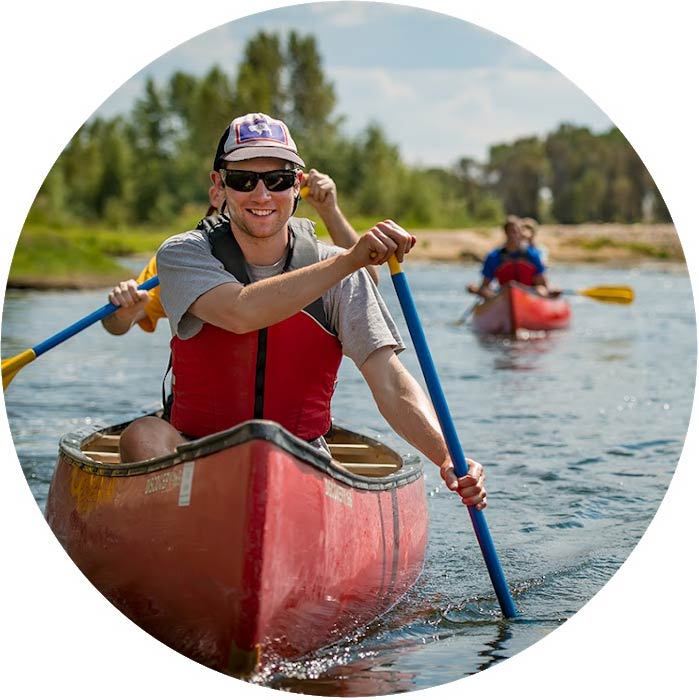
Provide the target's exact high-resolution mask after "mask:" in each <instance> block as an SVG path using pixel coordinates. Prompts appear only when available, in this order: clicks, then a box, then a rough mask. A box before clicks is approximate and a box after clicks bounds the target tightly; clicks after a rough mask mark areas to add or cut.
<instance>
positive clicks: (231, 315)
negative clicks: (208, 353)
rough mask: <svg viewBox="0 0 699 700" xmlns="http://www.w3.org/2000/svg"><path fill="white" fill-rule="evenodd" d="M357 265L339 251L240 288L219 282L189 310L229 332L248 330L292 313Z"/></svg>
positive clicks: (348, 256) (338, 280) (232, 284)
mask: <svg viewBox="0 0 699 700" xmlns="http://www.w3.org/2000/svg"><path fill="white" fill-rule="evenodd" d="M359 267H361V266H357V264H356V262H355V261H354V260H353V258H352V257H351V256H350V254H349V253H341V254H339V255H335V256H333V257H332V258H328V259H327V260H321V261H320V262H318V263H314V264H313V265H308V266H307V267H303V268H301V269H299V270H294V271H293V272H287V273H285V274H283V275H276V276H274V277H270V278H268V279H265V280H260V281H259V282H254V283H253V284H249V285H247V286H244V287H243V286H241V285H239V284H237V283H231V284H223V285H221V286H219V287H215V288H214V289H212V290H211V291H209V292H206V293H205V294H203V295H202V296H201V297H199V299H197V300H196V301H195V302H194V303H193V304H192V306H191V307H190V312H191V313H192V314H194V315H195V316H196V317H197V318H200V319H201V320H202V321H205V322H206V323H212V324H213V325H216V326H219V327H220V328H224V329H226V330H229V331H232V332H233V333H239V334H242V333H249V332H251V331H255V330H259V329H260V328H266V327H268V326H271V325H273V324H275V323H279V322H280V321H283V320H284V319H287V318H289V317H290V316H293V315H294V314H295V313H297V312H298V311H300V310H301V309H303V308H304V307H305V306H308V304H310V303H311V302H312V301H315V300H316V299H318V297H320V296H322V295H323V294H324V293H325V292H326V291H327V290H328V289H330V288H331V287H332V286H333V285H335V284H337V283H338V282H340V281H341V280H342V279H344V278H345V277H347V275H350V274H351V273H352V272H354V271H355V270H357V269H359Z"/></svg>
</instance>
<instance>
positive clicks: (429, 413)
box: [361, 348, 449, 466]
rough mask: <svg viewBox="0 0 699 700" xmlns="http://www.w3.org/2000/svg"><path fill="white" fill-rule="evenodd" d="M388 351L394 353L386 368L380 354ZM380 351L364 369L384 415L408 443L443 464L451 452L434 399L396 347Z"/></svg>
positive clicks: (385, 363)
mask: <svg viewBox="0 0 699 700" xmlns="http://www.w3.org/2000/svg"><path fill="white" fill-rule="evenodd" d="M387 352H390V356H389V355H386V356H385V358H386V359H384V360H383V362H384V367H383V368H382V367H381V364H382V358H381V357H380V356H378V355H376V353H387ZM376 353H375V356H373V357H370V358H369V360H367V362H365V363H364V365H362V368H361V372H362V374H363V375H364V377H365V379H366V380H367V383H368V384H369V386H370V388H371V391H372V394H373V395H374V400H375V401H376V405H377V407H378V409H379V411H380V412H381V415H382V416H383V417H384V418H385V419H386V421H388V423H389V425H390V426H391V427H392V428H393V430H395V431H396V432H397V433H398V434H399V435H400V436H401V437H402V438H403V439H404V440H405V441H406V442H408V443H410V444H411V445H412V446H413V447H415V448H416V449H418V450H419V451H420V452H421V453H422V454H423V455H425V457H427V458H428V459H430V460H431V461H432V462H434V463H435V464H436V465H437V466H442V464H444V461H445V460H447V459H448V458H449V451H448V449H447V446H446V443H445V442H444V438H443V436H442V431H441V428H440V425H439V421H438V419H437V416H436V415H435V412H434V409H433V407H432V403H431V401H430V400H429V398H428V397H427V395H426V394H425V392H424V391H423V390H422V387H421V386H420V385H419V384H418V382H417V381H416V380H415V379H414V378H413V376H412V375H411V374H410V373H409V372H408V371H407V370H406V369H405V368H404V367H403V365H402V363H401V362H400V360H399V359H398V358H397V357H396V356H395V354H394V353H393V350H392V349H389V348H382V349H380V350H377V351H376ZM372 363H373V365H372Z"/></svg>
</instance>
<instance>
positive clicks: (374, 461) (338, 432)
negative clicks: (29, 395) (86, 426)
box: [81, 426, 403, 477]
mask: <svg viewBox="0 0 699 700" xmlns="http://www.w3.org/2000/svg"><path fill="white" fill-rule="evenodd" d="M123 427H125V426H122V429H123ZM120 437H121V429H116V432H113V433H105V432H101V431H100V432H97V433H95V434H93V435H91V436H89V437H88V438H87V439H86V440H85V441H84V442H83V444H82V445H81V450H82V453H83V455H84V456H85V457H86V458H88V459H90V460H92V461H94V462H98V463H100V464H110V465H121V464H122V461H121V455H120V454H119V440H120ZM325 439H326V441H327V443H328V446H329V448H330V454H331V455H332V458H333V460H334V461H335V462H336V464H338V465H339V466H341V467H342V468H344V469H346V470H347V471H349V472H350V473H352V474H356V475H360V476H375V477H379V476H389V475H390V474H393V473H395V472H397V471H398V470H399V469H401V467H402V466H403V460H402V458H401V457H400V455H399V454H398V453H396V452H394V451H393V450H391V449H388V448H386V447H385V446H384V445H382V444H381V443H378V442H375V441H373V440H369V439H367V438H366V437H365V436H363V435H360V434H358V433H354V432H352V431H350V430H347V429H345V428H341V427H338V426H333V428H332V429H331V431H330V433H329V434H328V435H326V436H325Z"/></svg>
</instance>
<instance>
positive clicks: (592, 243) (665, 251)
mask: <svg viewBox="0 0 699 700" xmlns="http://www.w3.org/2000/svg"><path fill="white" fill-rule="evenodd" d="M414 233H415V235H416V236H417V239H418V242H417V245H416V247H415V248H414V249H413V251H412V252H411V253H410V260H422V261H433V262H446V263H457V264H478V263H480V261H482V260H483V258H484V257H485V256H486V255H487V253H488V252H489V251H490V250H492V249H493V248H495V247H496V246H499V245H502V242H503V234H502V230H501V229H500V228H499V227H493V228H489V229H475V228H474V229H458V230H431V229H430V230H417V231H414ZM537 240H538V243H539V244H540V245H542V246H545V247H546V249H547V251H548V265H551V266H555V265H556V264H576V265H577V264H597V265H606V266H610V267H654V268H658V267H668V268H675V269H676V268H677V267H684V266H685V259H684V254H683V252H682V246H681V244H680V240H679V237H678V236H677V233H676V231H675V227H674V226H673V225H672V224H633V225H622V224H581V225H577V226H560V225H550V226H541V227H540V229H539V233H538V236H537ZM142 257H143V256H142ZM117 281H118V280H117V279H116V278H114V277H113V276H104V275H99V274H94V273H93V272H90V271H85V272H84V273H81V272H80V271H79V270H75V271H74V272H73V273H72V274H71V275H70V277H60V278H59V277H51V276H47V275H40V276H33V275H30V276H26V277H12V276H11V277H10V280H9V282H8V285H7V286H8V289H94V288H99V287H109V286H111V285H113V284H114V283H115V282H117Z"/></svg>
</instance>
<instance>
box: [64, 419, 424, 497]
mask: <svg viewBox="0 0 699 700" xmlns="http://www.w3.org/2000/svg"><path fill="white" fill-rule="evenodd" d="M156 413H157V411H150V412H144V413H142V414H141V415H143V416H145V415H156ZM141 415H139V416H136V417H137V418H138V417H141ZM133 420H135V418H131V419H129V420H126V421H123V422H120V423H118V424H112V425H106V424H100V423H93V424H92V425H90V426H89V427H84V428H80V429H78V430H75V431H73V432H71V433H67V434H66V435H64V436H63V437H62V438H61V439H60V441H59V459H64V460H65V461H66V462H68V463H69V464H71V465H72V466H74V467H76V468H78V469H80V470H81V471H84V472H86V473H89V474H94V475H97V476H105V477H129V476H139V475H143V474H151V473H153V472H158V471H161V470H164V469H170V468H172V467H174V466H176V465H178V464H182V463H184V462H191V461H193V460H196V459H200V458H202V457H206V456H208V455H211V454H214V453H216V452H219V451H221V450H224V449H227V448H229V447H234V446H237V445H242V444H244V443H246V442H250V441H253V440H263V441H266V442H270V443H272V444H274V445H277V446H278V447H280V449H282V450H284V451H286V452H288V453H290V454H292V455H293V456H295V457H297V458H298V459H300V460H302V461H303V462H305V463H307V464H309V465H310V466H312V467H314V468H316V469H318V470H319V471H322V472H324V473H326V474H327V475H328V476H330V477H331V478H333V479H335V480H336V481H338V482H341V483H343V484H346V485H347V486H350V487H352V488H355V489H359V490H363V491H389V490H393V489H396V488H400V487H401V486H404V485H406V484H409V483H411V482H413V481H416V480H417V479H419V478H420V477H421V476H422V475H423V469H422V462H421V461H420V460H419V459H417V458H415V459H411V460H409V461H406V460H404V459H403V458H402V457H401V456H400V455H399V454H398V453H397V452H396V451H395V450H392V449H391V448H389V447H388V446H386V445H385V444H383V443H380V442H379V441H377V440H374V439H373V438H370V437H368V436H366V435H363V434H362V435H360V434H358V433H355V432H354V431H351V430H348V429H347V428H343V427H340V426H336V425H335V424H333V427H332V428H331V433H332V431H334V430H340V431H342V432H344V433H345V434H349V435H352V436H358V437H361V440H362V441H363V442H365V443H369V444H371V445H372V446H375V447H378V448H380V449H381V450H384V451H388V452H390V453H392V455H393V456H394V458H395V461H396V463H398V464H400V465H401V466H400V467H399V468H397V469H396V471H394V472H393V473H391V474H388V475H384V476H365V475H361V474H353V473H352V472H350V471H348V470H346V469H345V468H344V467H341V466H340V465H339V464H338V463H337V462H335V461H334V460H333V458H332V457H331V456H330V455H328V454H327V453H326V452H325V451H323V450H319V449H317V448H315V447H313V446H312V445H310V444H309V443H307V442H306V441H305V440H302V439H300V438H297V437H296V436H295V435H292V434H291V433H290V432H289V431H288V430H286V429H285V428H283V427H282V426H281V425H279V423H275V422H273V421H267V420H250V421H247V422H245V423H241V424H240V425H237V426H234V427H233V428H230V429H228V430H225V431H222V432H219V433H214V434H213V435H207V436H205V437H203V438H198V439H196V440H192V441H190V442H186V443H184V444H182V445H179V446H178V448H177V451H176V452H174V453H170V454H168V455H163V456H162V457H155V458H152V459H149V460H144V461H141V462H130V463H123V464H106V463H103V462H98V461H96V460H94V459H91V458H90V457H88V456H87V455H86V454H85V453H84V452H83V451H82V448H83V446H84V445H85V444H86V443H87V442H88V441H89V440H90V439H94V437H95V435H96V434H97V433H101V434H103V435H114V434H118V433H119V432H121V430H123V429H124V428H125V427H126V426H127V425H129V423H131V422H132V421H133Z"/></svg>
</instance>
